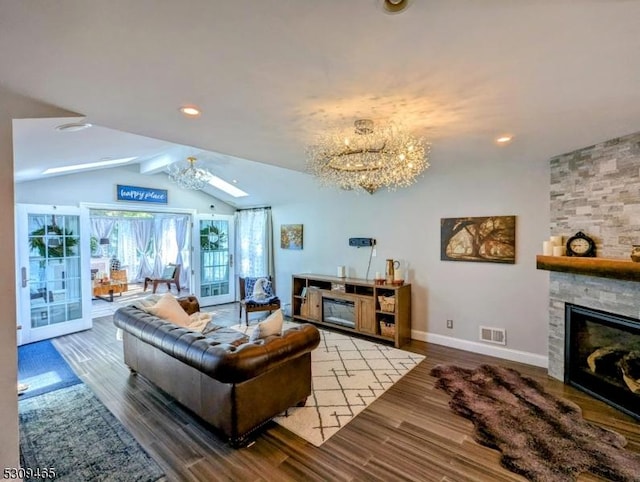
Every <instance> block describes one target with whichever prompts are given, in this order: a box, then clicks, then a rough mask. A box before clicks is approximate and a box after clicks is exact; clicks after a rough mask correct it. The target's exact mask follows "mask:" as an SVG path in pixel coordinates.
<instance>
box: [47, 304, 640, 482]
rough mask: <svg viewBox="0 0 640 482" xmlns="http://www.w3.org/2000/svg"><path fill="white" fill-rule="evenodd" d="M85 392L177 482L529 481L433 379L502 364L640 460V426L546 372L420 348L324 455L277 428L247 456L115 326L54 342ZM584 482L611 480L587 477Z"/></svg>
mask: <svg viewBox="0 0 640 482" xmlns="http://www.w3.org/2000/svg"><path fill="white" fill-rule="evenodd" d="M237 309H238V308H237V304H230V305H222V306H216V307H214V308H213V309H212V311H214V312H215V320H216V322H219V323H220V324H222V322H223V321H224V322H225V324H229V325H231V324H236V323H237V320H238V318H237V317H238V311H237ZM54 343H55V345H56V347H57V348H58V350H59V351H60V352H61V353H62V354H63V356H64V357H65V358H66V359H67V360H68V361H69V363H70V364H71V365H72V366H73V368H74V369H75V370H76V372H77V373H78V375H79V376H80V377H81V378H82V379H83V380H84V382H85V383H86V384H87V385H89V386H90V387H91V389H92V390H93V391H94V392H95V393H96V395H97V396H98V397H99V398H100V399H101V400H102V402H103V403H104V404H105V405H106V406H107V407H108V408H109V409H110V410H111V411H112V412H113V413H114V415H115V416H116V417H117V418H118V419H119V420H120V421H121V422H122V423H123V424H124V425H125V426H126V427H127V429H128V430H129V431H130V432H131V433H132V434H133V436H134V437H135V438H136V439H137V440H138V441H139V442H140V443H141V445H142V446H143V447H144V448H145V449H146V450H147V451H148V453H149V454H150V455H151V456H152V457H153V458H154V459H155V460H157V461H158V463H159V464H160V465H161V466H162V468H163V469H164V471H165V472H166V474H167V476H166V480H170V481H174V480H175V481H182V480H185V481H205V480H206V481H210V480H234V481H240V480H242V481H245V480H248V481H254V480H255V481H261V480H278V481H286V480H291V481H294V480H295V481H299V480H305V481H306V480H317V481H326V480H345V481H351V480H367V481H368V480H384V481H389V480H394V481H395V480H420V481H447V482H452V481H522V480H525V479H524V478H522V477H520V476H518V475H516V474H513V473H511V472H509V471H507V470H506V469H503V468H502V467H500V465H499V453H498V452H497V451H495V450H491V449H489V448H486V447H483V446H481V445H479V444H477V443H476V442H474V441H473V439H472V436H471V434H472V428H473V426H472V424H471V422H469V421H468V420H466V419H464V418H462V417H459V416H457V415H455V414H454V413H453V412H452V411H451V410H450V409H449V407H448V405H447V404H448V401H449V397H448V395H446V394H445V393H444V392H442V391H440V390H436V389H434V382H435V379H434V378H433V377H431V376H430V375H429V371H430V370H431V368H432V367H433V366H435V365H436V364H439V363H453V364H457V365H460V366H465V367H474V366H477V365H479V364H482V363H499V364H502V365H504V366H509V367H512V368H515V369H517V370H519V371H520V372H521V373H523V374H525V375H527V376H530V377H533V378H535V379H536V380H538V381H539V382H540V383H542V384H543V385H544V386H545V388H546V389H547V390H549V391H550V392H552V393H554V394H555V395H559V396H564V397H566V398H569V399H570V400H573V401H574V402H576V403H578V404H579V405H580V406H581V407H582V409H583V413H584V416H585V418H586V419H588V420H590V421H593V422H596V423H598V424H600V425H602V426H604V427H606V428H610V429H613V430H616V431H618V432H619V433H621V434H622V435H624V436H625V437H626V438H627V440H628V446H627V448H628V449H630V450H634V451H636V452H640V424H638V423H637V422H635V421H634V420H633V419H631V418H630V417H628V416H626V415H623V414H622V413H620V412H618V411H616V410H614V409H612V408H610V407H609V406H607V405H605V404H604V403H602V402H599V401H597V400H595V399H593V398H591V397H589V396H588V395H586V394H583V393H581V392H579V391H577V390H575V389H573V388H571V387H567V386H565V385H564V384H562V383H560V382H558V381H556V380H553V379H550V378H548V377H547V374H546V370H544V369H540V368H536V367H531V366H527V365H522V364H519V363H513V362H507V361H504V360H498V359H495V358H491V357H486V356H482V355H476V354H473V353H468V352H464V351H459V350H454V349H451V348H446V347H442V346H438V345H430V344H426V343H422V342H416V341H413V342H411V344H410V345H409V346H408V347H405V348H406V349H409V350H411V351H414V352H416V353H421V354H424V355H426V357H427V358H426V359H425V360H424V361H423V362H422V363H421V364H420V365H418V366H417V367H416V368H415V369H414V370H412V371H411V372H410V373H409V374H407V375H406V376H405V377H404V378H402V379H401V380H400V381H399V382H398V383H396V384H395V385H394V386H393V387H392V388H390V389H389V390H388V391H387V392H386V393H384V394H383V395H382V396H381V397H380V398H379V399H378V400H376V401H375V402H373V403H372V404H371V405H370V406H369V407H368V408H367V409H366V410H365V411H364V412H362V413H361V414H359V415H358V416H357V417H356V418H355V419H354V420H352V421H351V422H350V423H349V424H348V425H347V426H346V427H345V428H343V429H342V430H340V431H339V432H338V433H337V434H336V435H334V436H333V437H332V438H331V439H329V440H328V441H327V442H325V443H324V444H323V445H322V446H321V447H315V446H313V445H311V444H309V443H307V442H306V441H305V440H303V439H301V438H299V437H298V436H296V435H294V434H292V433H291V432H289V431H288V430H286V429H284V428H282V427H280V426H279V425H277V424H275V423H271V424H269V425H267V427H266V429H265V430H264V431H263V432H261V434H260V435H259V436H258V437H257V438H256V439H255V443H253V444H252V445H250V446H248V447H246V448H242V449H239V450H235V449H232V448H231V447H229V446H228V445H227V444H226V443H225V442H223V441H222V440H221V439H220V438H219V437H218V436H217V435H216V434H215V433H213V432H211V430H210V428H209V427H208V426H207V425H206V424H204V423H203V422H201V421H200V420H199V419H198V418H197V417H195V416H193V415H192V414H191V413H189V412H188V411H186V410H185V409H183V408H182V407H181V406H180V405H178V404H177V403H176V402H174V401H173V400H172V399H171V398H170V397H169V396H168V395H166V394H164V393H163V392H161V391H160V390H158V389H156V388H155V387H154V386H152V385H151V384H150V383H149V382H147V381H146V380H145V379H144V377H142V376H130V374H129V370H128V369H127V367H126V366H125V365H124V363H123V360H122V346H121V342H120V341H118V340H117V339H116V329H115V327H114V325H113V324H112V323H111V322H110V320H109V319H107V318H101V319H98V320H97V321H94V327H93V329H91V330H87V331H84V332H80V333H75V334H73V335H68V336H64V337H60V338H57V339H56V340H55V341H54ZM578 480H580V481H595V480H602V479H599V478H596V477H594V476H590V475H582V476H581V477H580V478H579V479H578Z"/></svg>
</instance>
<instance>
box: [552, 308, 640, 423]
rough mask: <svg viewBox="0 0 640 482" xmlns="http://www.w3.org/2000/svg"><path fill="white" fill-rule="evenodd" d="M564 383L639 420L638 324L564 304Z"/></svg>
mask: <svg viewBox="0 0 640 482" xmlns="http://www.w3.org/2000/svg"><path fill="white" fill-rule="evenodd" d="M565 327H566V328H565V329H566V336H565V365H564V366H565V374H564V378H565V382H566V383H568V384H569V385H572V386H575V387H577V388H579V389H580V390H583V391H585V392H587V393H589V394H591V395H593V396H594V397H596V398H598V399H600V400H603V401H605V402H607V403H608V404H610V405H612V406H614V407H616V408H617V409H619V410H622V411H623V412H625V413H627V414H629V415H631V416H632V417H634V418H636V419H638V420H640V320H637V319H634V318H630V317H627V316H622V315H617V314H613V313H607V312H605V311H600V310H594V309H591V308H585V307H583V306H578V305H574V304H571V303H566V304H565Z"/></svg>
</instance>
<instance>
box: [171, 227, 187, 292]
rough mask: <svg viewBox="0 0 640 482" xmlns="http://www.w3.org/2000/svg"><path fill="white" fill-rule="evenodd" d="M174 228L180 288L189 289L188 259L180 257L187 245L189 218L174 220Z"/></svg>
mask: <svg viewBox="0 0 640 482" xmlns="http://www.w3.org/2000/svg"><path fill="white" fill-rule="evenodd" d="M174 221H175V226H176V229H175V231H176V244H177V245H178V255H177V256H176V264H181V265H182V270H181V271H180V286H184V287H187V288H188V287H189V268H190V267H189V263H188V262H185V261H188V258H187V259H186V260H185V258H184V257H183V256H182V252H183V251H184V250H185V247H186V244H187V239H188V237H187V234H188V233H189V217H187V216H181V217H176V218H175V219H174Z"/></svg>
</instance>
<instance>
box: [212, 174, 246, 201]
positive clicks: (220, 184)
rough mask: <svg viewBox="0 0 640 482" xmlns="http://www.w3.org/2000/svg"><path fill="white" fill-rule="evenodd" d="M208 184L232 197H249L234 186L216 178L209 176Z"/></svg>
mask: <svg viewBox="0 0 640 482" xmlns="http://www.w3.org/2000/svg"><path fill="white" fill-rule="evenodd" d="M209 184H210V185H212V186H213V187H215V188H216V189H220V190H221V191H224V192H226V193H227V194H229V195H230V196H233V197H245V196H248V195H249V194H247V193H246V192H244V191H243V190H242V189H239V188H237V187H235V186H234V185H232V184H229V183H228V182H227V181H224V180H222V179H220V178H219V177H218V176H211V177H210V178H209Z"/></svg>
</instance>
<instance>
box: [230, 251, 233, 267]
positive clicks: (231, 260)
mask: <svg viewBox="0 0 640 482" xmlns="http://www.w3.org/2000/svg"><path fill="white" fill-rule="evenodd" d="M229 268H233V255H232V254H230V255H229Z"/></svg>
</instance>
